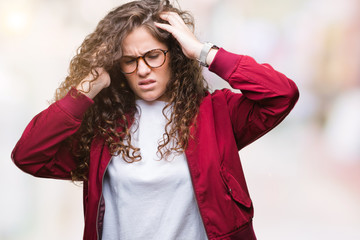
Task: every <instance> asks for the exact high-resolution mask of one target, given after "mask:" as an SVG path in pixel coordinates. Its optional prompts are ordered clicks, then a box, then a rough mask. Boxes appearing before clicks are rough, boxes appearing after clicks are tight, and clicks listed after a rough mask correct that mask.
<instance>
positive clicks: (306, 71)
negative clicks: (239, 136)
mask: <svg viewBox="0 0 360 240" xmlns="http://www.w3.org/2000/svg"><path fill="white" fill-rule="evenodd" d="M124 2H125V1H115V0H112V1H110V0H104V1H96V0H77V1H70V0H67V1H60V0H51V1H49V0H46V1H45V0H12V1H6V0H0V83H1V87H0V112H1V118H0V159H1V160H0V192H1V197H0V213H1V214H0V239H3V240H15V239H17V240H25V239H26V240H28V239H36V240H38V239H55V240H56V239H59V240H60V239H74V240H75V239H81V237H82V231H83V216H82V211H83V210H82V189H81V186H80V187H79V186H76V185H75V184H73V183H71V182H63V181H56V180H49V179H37V178H34V177H32V176H29V175H27V174H24V173H23V172H21V171H20V170H19V169H17V168H16V167H15V166H14V164H13V163H12V162H11V159H10V153H11V150H12V148H13V147H14V145H15V144H16V142H17V140H18V139H19V137H20V135H21V133H22V131H23V130H24V128H25V126H26V124H27V123H28V122H29V121H30V120H31V118H32V117H33V116H34V115H35V114H37V113H38V112H40V111H41V110H43V109H44V108H46V107H47V106H48V101H49V100H51V99H52V97H53V94H54V91H55V89H56V87H57V86H58V85H59V83H60V82H61V81H62V80H63V79H64V78H65V77H66V75H67V68H68V64H69V61H70V59H71V57H72V56H73V55H74V53H75V51H76V48H77V47H78V46H79V45H80V44H81V42H82V41H83V39H84V38H85V36H86V35H87V34H89V33H90V32H91V31H92V30H94V28H95V26H96V24H97V22H98V21H99V20H100V19H101V18H102V17H103V16H104V15H105V14H106V13H107V12H108V11H109V10H110V9H112V8H113V7H115V6H118V5H120V4H122V3H124ZM179 2H180V4H181V6H182V8H183V9H187V10H189V11H190V12H192V13H193V14H194V15H195V19H196V22H197V25H196V33H197V35H198V37H199V38H200V39H201V40H202V41H211V42H213V43H216V44H217V45H219V46H222V47H224V48H225V49H227V50H229V51H233V52H236V53H239V54H246V55H251V56H253V57H254V58H255V59H256V60H257V61H258V62H267V63H270V64H271V65H272V66H273V67H274V68H276V69H277V70H279V71H281V72H283V73H285V74H286V75H287V76H288V77H289V78H291V79H293V80H294V81H295V82H296V83H297V85H298V87H299V89H300V94H301V96H300V100H299V102H298V104H297V105H296V107H295V109H294V110H293V112H292V113H291V114H290V115H289V116H288V118H287V119H285V121H284V122H283V123H282V124H281V125H280V126H278V127H277V128H275V129H274V130H273V131H272V132H270V133H269V134H267V135H266V136H264V137H263V138H261V139H259V140H258V141H257V142H255V143H253V144H252V145H250V146H248V147H247V148H245V149H244V150H242V151H240V155H241V158H242V162H243V165H244V170H245V174H246V177H247V179H248V186H249V190H250V194H251V197H252V199H253V202H254V206H255V218H254V227H255V230H256V233H257V236H258V238H259V239H262V240H263V239H264V240H281V239H284V240H288V239H292V240H294V239H295V240H296V239H299V240H300V239H301V240H303V239H307V240H318V239H334V240H335V239H360V228H359V227H360V204H359V203H360V124H359V123H360V111H359V107H360V68H359V66H360V18H359V16H360V2H359V1H357V0H330V1H328V0H327V1H326V0H273V1H266V0H198V1H190V0H179ZM204 74H205V76H206V78H207V79H208V80H209V83H210V86H211V87H212V88H213V89H216V88H223V87H229V86H228V85H227V84H226V83H224V82H223V81H222V80H221V79H219V78H218V77H217V76H215V75H214V74H212V73H209V72H208V71H207V70H205V72H204Z"/></svg>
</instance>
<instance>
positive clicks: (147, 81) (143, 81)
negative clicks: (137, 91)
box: [139, 79, 155, 86]
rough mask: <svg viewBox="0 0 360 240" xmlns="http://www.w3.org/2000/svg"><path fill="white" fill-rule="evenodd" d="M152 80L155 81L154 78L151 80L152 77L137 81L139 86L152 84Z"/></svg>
mask: <svg viewBox="0 0 360 240" xmlns="http://www.w3.org/2000/svg"><path fill="white" fill-rule="evenodd" d="M154 82H155V80H152V79H147V80H141V81H140V82H139V85H140V86H143V85H148V84H152V83H154Z"/></svg>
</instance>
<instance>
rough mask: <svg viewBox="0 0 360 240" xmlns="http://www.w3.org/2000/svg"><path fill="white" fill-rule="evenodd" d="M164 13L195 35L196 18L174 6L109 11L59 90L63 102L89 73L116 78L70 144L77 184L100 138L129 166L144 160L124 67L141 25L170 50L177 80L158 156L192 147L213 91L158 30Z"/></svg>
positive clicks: (170, 88) (151, 2) (150, 3)
mask: <svg viewBox="0 0 360 240" xmlns="http://www.w3.org/2000/svg"><path fill="white" fill-rule="evenodd" d="M164 11H171V12H176V13H178V14H179V15H180V16H181V18H182V19H183V20H184V22H185V23H186V24H187V25H188V26H189V27H190V28H191V29H192V30H194V21H193V17H192V16H191V15H190V14H189V13H188V12H185V11H181V10H180V9H179V8H176V7H173V5H172V4H171V3H170V2H169V1H164V0H158V1H155V0H143V1H133V2H129V3H126V4H124V5H121V6H120V7H117V8H115V9H114V10H112V11H111V12H109V13H108V14H107V15H106V16H105V17H104V18H103V19H102V20H101V21H100V22H99V24H98V26H97V27H96V29H95V31H94V32H93V33H91V34H89V35H88V36H87V37H86V38H85V40H84V41H83V43H82V44H81V46H80V47H79V49H78V51H77V54H76V55H75V56H74V57H73V59H72V60H71V62H70V67H69V75H68V76H67V77H66V79H65V81H64V82H62V84H61V85H60V87H59V88H58V89H57V91H56V93H55V100H59V99H61V98H63V97H64V96H65V95H66V94H67V92H68V91H69V90H70V89H71V88H72V87H75V86H77V85H78V84H79V83H80V82H81V81H82V80H83V79H84V78H85V77H86V76H87V75H88V74H89V73H92V74H93V75H94V78H95V79H96V78H97V77H98V76H99V73H98V72H97V71H96V69H97V68H104V69H105V70H106V71H108V73H109V75H110V78H111V84H110V86H109V87H108V88H105V89H103V90H102V91H101V92H100V93H99V94H98V95H97V96H96V97H95V98H94V104H93V105H92V106H91V107H90V108H89V109H88V110H87V112H86V113H85V115H84V119H83V121H82V124H81V126H80V128H79V130H78V131H77V133H76V134H75V135H73V136H72V137H71V138H70V139H68V140H69V141H68V142H69V144H70V145H71V148H72V151H73V154H74V156H75V159H76V162H77V168H76V169H75V170H74V171H73V172H72V178H73V180H74V181H78V180H87V174H88V167H89V158H90V145H91V142H92V141H93V139H94V138H95V137H102V138H103V139H105V142H106V144H107V146H108V147H109V149H110V152H111V154H112V155H117V154H120V155H122V157H123V159H124V160H125V161H127V162H129V163H131V162H134V161H140V160H141V155H140V151H139V150H140V149H138V148H136V147H134V146H133V145H132V144H131V134H130V125H131V123H132V122H133V121H134V116H135V113H136V112H137V109H136V104H135V94H134V92H133V91H132V90H131V89H130V88H129V85H128V83H127V81H126V78H125V76H124V75H123V74H122V73H121V71H120V69H119V64H118V60H119V58H120V57H121V56H122V49H121V43H122V41H123V39H124V38H125V37H126V36H127V35H128V34H129V33H130V32H131V31H133V30H134V29H136V28H138V27H140V26H145V27H146V28H147V29H148V30H149V32H150V33H151V34H152V35H153V36H154V37H155V38H156V39H158V40H159V41H160V42H163V43H165V44H166V45H167V46H168V48H169V51H170V68H171V69H172V76H171V79H170V81H169V83H168V85H167V89H166V94H167V97H168V99H169V102H168V103H167V104H166V106H165V107H164V109H163V114H164V113H165V110H166V109H168V108H171V110H172V111H171V115H170V117H168V118H167V120H168V122H167V124H166V126H165V133H164V135H163V139H162V141H161V142H160V143H159V146H158V153H160V155H161V159H162V158H165V159H166V157H167V156H168V154H170V152H171V151H177V152H182V151H184V150H185V149H186V148H187V145H188V140H189V138H190V137H191V136H190V126H191V125H193V124H195V123H194V120H195V118H196V115H197V114H198V110H199V106H200V102H201V100H202V99H203V97H204V96H205V95H206V93H207V90H208V87H207V84H206V82H205V80H204V78H203V75H202V68H201V67H200V66H199V64H198V62H197V61H196V60H194V59H189V58H187V57H186V56H185V55H184V54H183V52H182V50H181V46H180V45H179V43H178V42H177V40H176V39H175V38H174V37H173V36H172V35H171V34H169V33H168V32H166V31H164V30H161V29H159V28H157V27H156V26H155V24H154V22H164V21H163V20H162V19H161V18H160V17H159V15H160V13H161V12H164ZM74 97H76V96H74ZM164 116H165V114H164ZM165 117H166V116H165ZM167 129H169V130H167ZM125 139H126V141H124V140H125ZM172 139H173V140H174V141H175V145H174V146H173V147H169V146H170V144H168V143H169V142H170V140H172Z"/></svg>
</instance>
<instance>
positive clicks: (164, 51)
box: [120, 48, 169, 74]
mask: <svg viewBox="0 0 360 240" xmlns="http://www.w3.org/2000/svg"><path fill="white" fill-rule="evenodd" d="M154 51H161V52H162V53H163V54H164V61H163V62H162V63H161V64H160V65H159V66H157V67H152V66H150V65H149V63H148V62H147V61H146V60H145V57H146V55H147V54H149V53H152V52H154ZM168 52H169V50H163V49H160V48H156V49H152V50H150V51H147V52H146V53H145V54H144V55H142V56H139V57H135V58H133V59H134V60H135V61H136V67H135V69H134V71H132V72H124V71H123V70H122V69H121V67H120V71H121V72H122V73H123V74H132V73H134V72H136V70H137V69H138V66H139V59H140V58H141V59H142V60H143V61H144V63H145V64H146V66H148V67H149V68H151V69H153V68H159V67H161V66H162V65H164V63H165V62H166V54H167V53H168Z"/></svg>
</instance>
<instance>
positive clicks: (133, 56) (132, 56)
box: [122, 47, 162, 58]
mask: <svg viewBox="0 0 360 240" xmlns="http://www.w3.org/2000/svg"><path fill="white" fill-rule="evenodd" d="M156 49H162V48H161V47H156V48H152V49H150V50H148V51H145V52H144V53H143V54H141V55H139V56H135V55H122V57H131V58H137V57H142V56H144V55H145V54H146V53H148V52H150V51H152V50H156Z"/></svg>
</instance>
